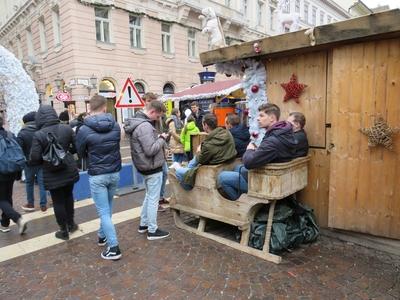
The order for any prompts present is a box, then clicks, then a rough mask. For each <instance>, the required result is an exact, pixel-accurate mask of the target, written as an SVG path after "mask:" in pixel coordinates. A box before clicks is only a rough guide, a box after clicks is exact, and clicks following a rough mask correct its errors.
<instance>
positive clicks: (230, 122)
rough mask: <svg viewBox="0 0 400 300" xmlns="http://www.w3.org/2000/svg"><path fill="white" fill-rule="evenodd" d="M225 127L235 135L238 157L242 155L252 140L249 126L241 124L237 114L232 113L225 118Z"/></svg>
mask: <svg viewBox="0 0 400 300" xmlns="http://www.w3.org/2000/svg"><path fill="white" fill-rule="evenodd" d="M225 127H226V129H228V130H229V132H230V133H231V134H232V136H233V140H234V141H235V147H236V152H237V155H236V156H237V157H242V156H243V154H244V153H245V152H246V147H247V145H248V144H249V142H250V133H249V128H247V127H246V126H245V125H243V124H240V118H239V116H238V115H237V114H233V113H230V114H228V115H227V116H226V118H225Z"/></svg>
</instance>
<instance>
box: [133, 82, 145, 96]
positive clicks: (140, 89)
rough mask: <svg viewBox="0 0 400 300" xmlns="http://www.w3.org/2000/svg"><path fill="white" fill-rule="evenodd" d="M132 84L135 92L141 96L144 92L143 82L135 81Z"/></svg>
mask: <svg viewBox="0 0 400 300" xmlns="http://www.w3.org/2000/svg"><path fill="white" fill-rule="evenodd" d="M134 84H135V88H136V90H137V92H138V93H139V94H140V95H141V96H142V95H143V94H144V93H145V92H146V91H145V89H144V85H143V83H141V82H135V83H134Z"/></svg>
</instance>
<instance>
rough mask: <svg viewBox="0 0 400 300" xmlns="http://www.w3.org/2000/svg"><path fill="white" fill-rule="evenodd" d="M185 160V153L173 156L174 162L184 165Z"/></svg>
mask: <svg viewBox="0 0 400 300" xmlns="http://www.w3.org/2000/svg"><path fill="white" fill-rule="evenodd" d="M184 160H185V154H183V153H173V154H172V161H173V162H178V163H180V164H181V163H182V162H183V161H184Z"/></svg>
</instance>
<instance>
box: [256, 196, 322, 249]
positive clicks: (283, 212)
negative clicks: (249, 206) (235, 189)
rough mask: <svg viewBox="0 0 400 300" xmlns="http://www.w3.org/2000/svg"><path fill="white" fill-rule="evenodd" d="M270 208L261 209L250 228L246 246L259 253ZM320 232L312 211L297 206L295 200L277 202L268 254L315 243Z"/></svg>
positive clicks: (291, 198)
mask: <svg viewBox="0 0 400 300" xmlns="http://www.w3.org/2000/svg"><path fill="white" fill-rule="evenodd" d="M268 211H269V206H263V207H262V208H261V209H260V210H259V211H258V212H257V214H256V215H255V217H254V221H253V222H252V224H251V230H250V237H249V246H250V247H253V248H256V249H260V250H262V248H263V246H264V240H265V232H266V227H267V220H268ZM318 235H319V228H318V225H317V224H316V222H315V217H314V215H313V211H312V209H310V208H308V207H307V206H305V205H302V204H300V203H298V202H297V201H296V200H295V199H294V197H288V198H286V199H283V200H281V201H278V202H277V204H276V206H275V212H274V218H273V223H272V232H271V241H270V252H271V253H279V252H282V251H284V250H290V249H294V248H297V247H298V246H299V245H300V244H302V243H310V242H313V241H315V240H316V239H317V237H318Z"/></svg>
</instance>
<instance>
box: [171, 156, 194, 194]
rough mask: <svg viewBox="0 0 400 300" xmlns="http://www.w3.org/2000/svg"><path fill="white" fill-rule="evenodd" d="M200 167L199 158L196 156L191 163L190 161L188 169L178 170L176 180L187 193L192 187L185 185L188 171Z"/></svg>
mask: <svg viewBox="0 0 400 300" xmlns="http://www.w3.org/2000/svg"><path fill="white" fill-rule="evenodd" d="M198 165H199V162H198V161H197V157H196V156H195V157H193V159H192V160H191V161H189V163H188V166H187V167H182V168H178V169H176V178H177V179H178V181H179V182H180V184H181V186H182V187H183V188H184V189H185V190H187V191H188V190H191V189H192V187H191V186H190V185H187V184H185V183H183V178H184V177H185V174H186V172H187V171H189V170H190V169H193V168H195V167H197V166H198Z"/></svg>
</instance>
